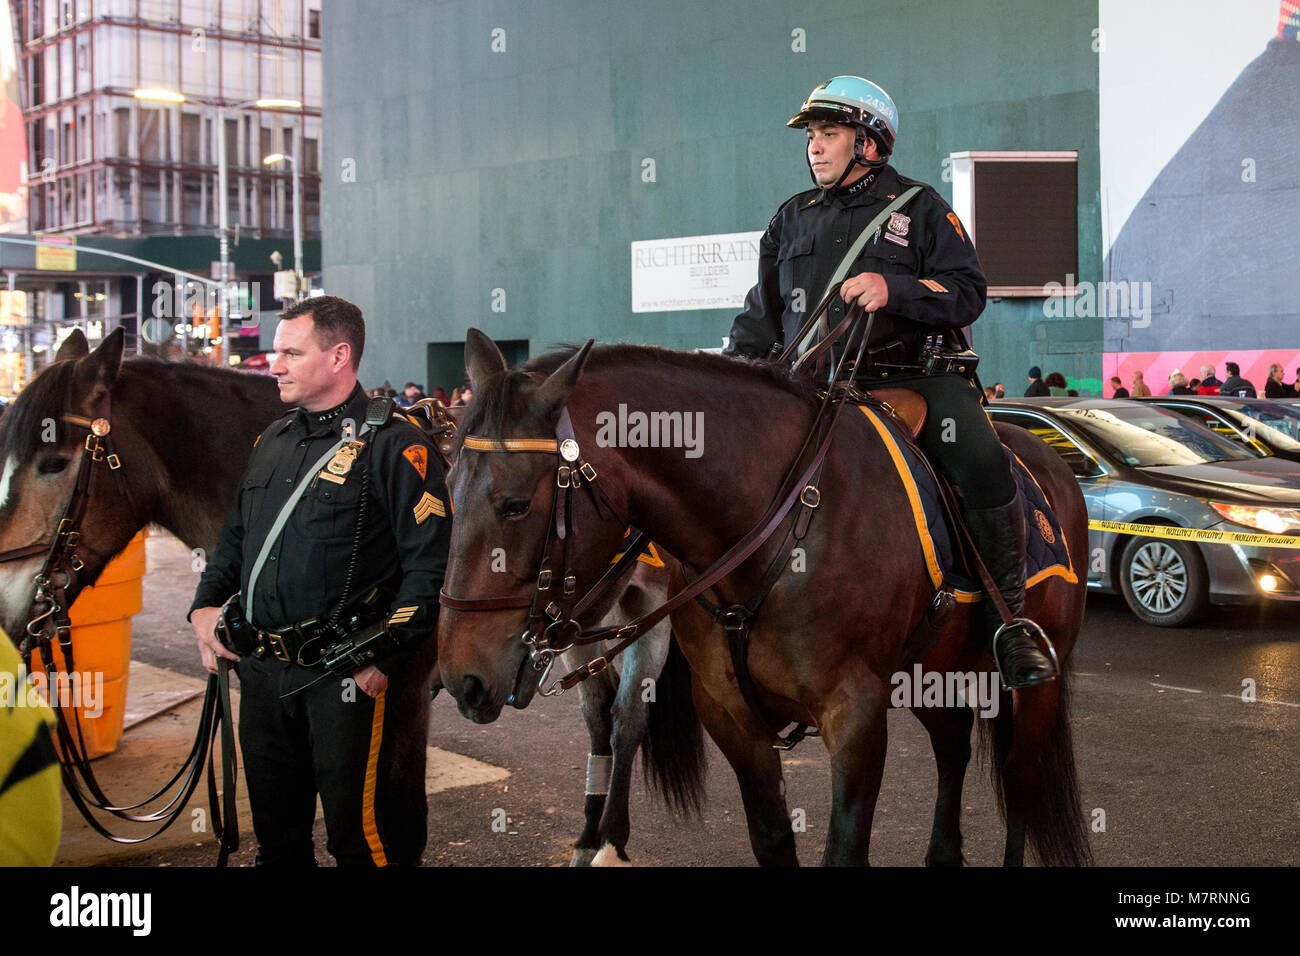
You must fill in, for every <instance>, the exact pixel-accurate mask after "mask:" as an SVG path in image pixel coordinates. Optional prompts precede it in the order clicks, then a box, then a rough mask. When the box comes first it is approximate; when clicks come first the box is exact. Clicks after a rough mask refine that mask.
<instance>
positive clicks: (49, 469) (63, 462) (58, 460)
mask: <svg viewBox="0 0 1300 956" xmlns="http://www.w3.org/2000/svg"><path fill="white" fill-rule="evenodd" d="M70 464H72V461H71V459H68V458H64V457H63V456H62V455H47V456H46V457H44V458H42V459H41V461H40V464H38V465H37V466H36V470H37V471H39V472H40V473H41V474H42V475H57V474H58V473H59V472H61V471H63V470H64V469H66V468H67V467H68V465H70Z"/></svg>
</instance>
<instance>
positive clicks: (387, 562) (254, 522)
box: [190, 296, 450, 866]
mask: <svg viewBox="0 0 1300 956" xmlns="http://www.w3.org/2000/svg"><path fill="white" fill-rule="evenodd" d="M364 345H365V323H364V321H363V319H362V316H361V310H360V309H358V308H357V307H356V306H355V305H353V304H352V303H350V302H347V301H345V300H343V299H340V298H337V297H335V296H319V297H316V298H312V299H307V300H305V301H303V302H301V303H299V304H298V305H295V306H293V307H292V308H290V309H289V310H288V311H286V312H284V313H283V314H282V315H281V316H280V323H279V326H278V327H277V328H276V333H275V361H274V362H273V364H272V365H271V374H273V375H274V376H275V377H276V381H277V382H278V384H279V387H280V398H281V399H282V400H283V401H284V402H285V403H286V404H290V405H295V406H297V407H296V408H295V409H294V410H293V411H292V412H290V413H289V414H288V415H286V416H284V417H283V418H281V419H279V420H278V421H276V422H274V423H273V424H272V425H271V426H270V427H269V428H268V429H267V430H266V431H264V432H263V433H262V434H261V435H260V436H259V438H258V439H257V442H256V443H255V446H254V450H253V453H252V457H251V458H250V460H249V463H248V467H247V470H246V471H245V472H244V477H243V479H242V480H241V482H240V488H239V493H238V499H237V501H236V502H235V505H234V508H233V509H232V510H231V512H230V514H229V516H228V517H227V519H226V524H225V527H224V528H223V529H222V531H221V536H220V539H219V542H218V544H217V549H216V552H215V553H214V554H213V555H212V557H211V560H210V561H209V562H208V564H207V567H206V569H205V570H204V572H203V576H202V578H201V580H200V582H199V586H198V590H197V593H196V594H195V599H194V605H193V608H192V609H191V611H190V621H191V624H192V625H193V628H194V634H195V637H196V639H197V641H198V644H199V653H200V657H201V658H202V661H203V665H204V667H206V668H207V669H208V670H209V671H210V672H213V673H215V672H216V667H217V664H216V658H217V657H218V656H220V657H224V658H227V659H229V660H232V661H237V662H238V668H237V670H238V674H239V679H240V690H241V698H240V708H239V720H240V723H239V738H240V749H241V751H242V753H243V757H244V774H245V779H246V781H247V785H248V793H249V802H250V804H251V807H252V813H253V829H254V832H255V834H256V837H257V842H258V862H259V863H261V864H265V865H282V866H283V865H289V866H295V865H303V866H311V865H313V864H314V862H315V851H314V846H313V842H312V824H313V822H314V820H315V816H316V798H317V795H318V794H319V796H320V801H321V805H322V808H323V811H324V815H325V827H326V832H327V849H328V850H329V852H330V853H331V854H332V855H333V856H334V858H335V859H336V860H337V861H338V863H339V865H341V866H343V865H354V866H372V865H380V866H382V865H386V864H390V863H391V864H404V865H414V864H418V863H419V861H420V856H421V853H422V852H423V849H424V845H425V841H426V838H427V832H426V829H427V824H426V815H427V806H426V804H425V802H424V754H425V752H426V751H425V741H424V739H423V738H424V734H425V731H426V728H427V723H426V721H427V713H428V701H429V697H428V688H427V684H428V681H429V680H430V677H429V675H430V673H431V672H432V661H433V657H432V655H433V654H434V653H436V651H435V650H433V649H432V645H433V641H432V639H431V635H432V633H433V631H434V628H435V625H436V616H437V609H438V590H439V588H440V587H441V585H442V579H443V575H444V573H445V570H446V562H447V547H448V543H449V540H450V518H449V514H450V509H449V507H448V505H447V501H448V498H447V491H446V487H445V484H444V480H443V473H442V467H441V460H440V459H439V457H438V455H437V454H436V452H435V451H434V449H433V447H432V446H431V445H430V444H429V443H428V441H427V440H426V439H425V438H424V435H423V433H422V432H421V431H420V430H419V429H418V428H416V427H415V426H414V425H413V424H412V423H411V422H410V421H408V420H407V419H405V418H403V417H402V416H401V415H394V414H393V411H392V404H391V401H390V400H388V399H378V400H375V401H377V402H378V403H379V405H378V406H376V405H372V404H370V400H368V399H367V398H366V395H365V392H364V391H363V390H362V389H361V387H360V385H359V384H358V383H357V366H358V364H359V363H360V360H361V353H362V349H363V348H364ZM368 406H369V407H368ZM294 497H296V501H293V502H292V503H291V504H289V506H288V507H286V504H288V503H290V500H291V498H294ZM236 592H239V594H240V598H239V600H238V601H235V602H232V603H231V605H230V606H229V607H228V608H227V609H226V613H225V618H226V621H225V623H226V627H225V629H224V630H225V632H226V633H227V634H228V635H229V636H228V640H229V641H230V643H231V644H232V645H233V646H234V648H235V650H232V649H230V648H228V647H226V646H225V645H223V643H222V642H221V641H220V640H219V639H218V638H217V636H216V635H215V634H214V627H215V626H216V624H217V622H218V620H219V619H220V618H221V616H222V608H221V605H222V604H223V602H225V601H226V600H227V599H228V598H230V597H231V596H232V595H234V594H236ZM236 651H237V652H238V653H236ZM390 679H391V681H392V686H390V683H389V682H390ZM416 685H418V686H416ZM408 691H409V692H408ZM399 692H400V693H401V694H402V696H401V698H400V699H401V700H402V701H415V702H416V703H415V704H414V705H408V704H401V705H400V706H399V701H398V698H397V696H396V695H398V694H399ZM386 696H387V697H388V698H389V702H390V703H391V705H392V706H388V707H386V706H385V703H386V702H385V698H386ZM403 782H404V783H405V785H403Z"/></svg>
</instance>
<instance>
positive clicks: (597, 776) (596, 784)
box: [587, 754, 614, 797]
mask: <svg viewBox="0 0 1300 956" xmlns="http://www.w3.org/2000/svg"><path fill="white" fill-rule="evenodd" d="M613 774H614V758H613V757H602V756H600V755H599V754H587V796H589V797H590V796H592V795H597V796H603V795H604V794H607V793H609V779H610V777H612V776H613Z"/></svg>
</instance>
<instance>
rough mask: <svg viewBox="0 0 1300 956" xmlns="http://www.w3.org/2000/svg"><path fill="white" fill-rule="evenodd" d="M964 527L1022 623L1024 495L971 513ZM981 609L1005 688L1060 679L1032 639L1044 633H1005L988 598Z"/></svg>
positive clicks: (1021, 629) (1022, 629) (1024, 629)
mask: <svg viewBox="0 0 1300 956" xmlns="http://www.w3.org/2000/svg"><path fill="white" fill-rule="evenodd" d="M966 524H967V526H968V527H969V528H970V532H971V536H972V537H973V538H974V539H975V546H976V547H977V548H979V552H980V557H981V558H983V559H984V564H985V566H986V567H987V568H988V570H989V575H990V576H991V577H992V578H993V583H994V584H996V585H997V588H998V590H999V591H1001V592H1002V599H1003V600H1004V601H1006V602H1007V607H1008V608H1009V609H1010V611H1011V616H1012V617H1015V618H1019V617H1020V616H1021V615H1022V614H1023V613H1024V609H1025V514H1024V511H1023V510H1022V508H1021V502H1020V493H1019V492H1017V493H1016V496H1015V497H1014V498H1012V499H1011V502H1010V503H1009V504H1005V505H1003V506H1002V507H1000V508H982V509H980V510H978V511H976V510H970V509H968V510H967V512H966ZM983 609H984V621H985V624H986V626H987V630H988V633H989V634H990V635H996V636H995V637H994V639H993V640H994V647H993V659H994V661H996V662H997V664H998V673H999V674H1000V675H1001V677H1002V684H1003V686H1004V687H1006V688H1008V689H1011V690H1014V689H1016V688H1019V687H1030V686H1032V685H1034V684H1041V683H1043V682H1044V681H1049V680H1052V679H1053V678H1054V677H1056V667H1055V666H1054V665H1053V663H1052V661H1051V660H1049V659H1048V657H1047V656H1046V655H1045V654H1044V653H1043V652H1042V651H1041V650H1039V649H1038V644H1037V643H1036V642H1035V641H1034V638H1033V636H1032V634H1031V633H1030V630H1029V628H1030V627H1032V628H1033V630H1035V631H1038V632H1039V633H1042V631H1041V628H1039V627H1038V625H1037V624H1033V623H1032V622H1029V625H1028V626H1026V624H1023V623H1021V624H1015V625H1012V626H1009V627H1003V626H1002V617H1001V615H999V614H998V609H997V606H996V605H995V604H994V603H993V601H992V600H990V599H989V598H988V597H985V599H984V601H983ZM999 629H1000V630H999Z"/></svg>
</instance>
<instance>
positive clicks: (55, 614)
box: [0, 393, 239, 866]
mask: <svg viewBox="0 0 1300 956" xmlns="http://www.w3.org/2000/svg"><path fill="white" fill-rule="evenodd" d="M110 409H111V399H110V395H109V394H107V393H106V394H105V395H104V398H103V399H102V400H101V402H100V404H99V406H98V407H97V408H96V409H95V417H94V418H93V419H90V418H85V417H83V416H80V415H73V414H68V413H65V414H63V415H62V416H61V418H62V420H63V421H64V422H65V423H67V424H68V425H71V426H73V427H76V428H85V429H87V430H88V432H89V434H88V435H87V436H86V440H85V441H84V442H83V443H82V447H81V454H80V460H79V463H78V466H77V477H76V481H75V483H74V484H73V488H72V495H71V497H70V498H69V499H68V504H67V507H66V508H65V509H64V511H63V516H62V517H61V518H60V519H59V522H58V524H57V525H56V526H55V529H54V536H53V538H52V539H51V541H50V542H49V543H48V544H43V543H41V542H36V543H33V544H29V545H25V546H23V547H20V548H11V549H10V550H8V551H3V552H0V564H3V563H7V562H10V561H20V560H23V559H25V558H31V557H35V556H37V555H40V554H42V553H44V554H45V560H44V561H43V562H42V564H41V569H40V570H39V571H38V572H37V573H36V575H35V583H36V591H35V593H34V595H33V597H32V603H31V605H30V606H29V607H28V609H27V615H26V616H27V619H28V623H27V628H26V634H25V635H24V637H23V640H22V642H21V643H20V644H19V648H18V650H19V653H20V654H21V655H22V662H23V669H24V670H25V671H27V672H29V673H30V671H31V657H32V652H33V651H35V650H39V651H40V655H41V661H42V663H43V664H44V669H45V675H46V687H47V688H48V693H49V698H50V700H49V703H50V707H51V709H52V710H53V711H54V713H55V717H56V729H57V737H58V742H59V756H60V758H61V759H60V762H59V765H60V769H61V771H62V775H63V784H64V788H65V790H66V791H67V793H68V796H69V798H70V799H71V800H72V803H73V805H74V806H76V808H77V810H78V812H80V813H81V816H82V817H83V818H84V819H85V820H86V822H87V823H88V824H90V826H91V827H92V828H93V829H94V830H95V831H96V832H97V833H99V834H100V835H101V836H104V837H106V838H107V839H109V840H112V841H113V842H114V843H124V844H134V843H143V842H145V841H146V840H151V839H153V838H154V837H155V836H157V835H158V834H159V833H161V832H162V831H163V830H165V829H167V827H169V826H170V825H171V824H172V823H174V822H175V821H176V820H177V819H178V818H179V817H180V815H181V814H182V813H183V812H184V811H185V807H186V805H187V804H188V803H189V800H190V797H191V796H192V795H193V793H194V791H195V789H196V788H197V787H198V783H199V781H200V780H201V779H202V776H203V768H204V764H205V762H206V764H207V769H208V799H209V806H210V807H211V809H212V815H213V831H214V833H215V834H216V836H217V839H218V840H219V841H220V850H219V854H218V861H217V865H218V866H224V865H225V862H226V858H227V857H228V856H229V854H230V853H231V852H233V851H234V850H237V849H238V848H239V822H238V818H237V816H236V809H235V780H236V778H237V775H238V767H237V766H236V764H235V739H234V721H233V720H232V718H231V709H230V682H229V674H228V672H227V663H228V662H227V661H225V660H221V661H220V666H219V672H218V673H217V674H215V675H212V676H210V677H209V678H208V684H207V690H206V693H205V696H204V700H203V707H202V710H201V712H200V717H199V729H198V733H197V735H196V737H195V740H194V744H193V746H192V747H191V748H190V752H189V755H188V756H187V757H186V758H185V762H184V763H183V764H182V765H181V767H180V769H179V770H177V771H176V773H175V774H174V775H173V776H172V778H171V779H170V780H168V781H167V782H166V783H165V784H163V785H162V786H161V787H160V788H159V789H158V790H157V791H156V792H155V793H153V794H151V795H150V796H148V797H146V798H145V799H144V800H141V801H139V802H137V803H133V804H130V805H121V806H119V805H117V804H115V803H114V802H113V801H112V800H110V799H109V798H108V796H107V795H106V794H105V793H104V791H103V789H102V788H101V787H100V785H99V781H98V780H97V779H96V777H95V773H94V770H93V769H92V767H91V765H90V758H89V757H88V756H87V748H86V742H85V737H84V735H83V733H82V728H81V718H80V716H79V715H78V714H77V711H76V708H75V707H73V708H71V709H72V719H71V721H69V719H68V716H67V714H66V713H65V708H64V707H63V706H62V704H61V702H60V701H59V699H58V697H57V695H56V693H55V688H57V687H58V686H59V682H58V680H57V673H58V672H57V664H56V662H55V659H54V654H53V653H52V652H53V645H54V643H55V642H56V641H57V643H58V645H59V650H60V651H61V652H62V655H63V665H64V670H65V672H66V673H67V674H69V675H71V674H73V673H74V663H73V651H72V621H71V618H70V610H71V608H70V605H71V602H70V601H69V600H68V598H67V591H68V590H69V589H70V588H71V587H72V584H73V582H74V581H75V580H76V576H77V574H78V573H79V572H81V571H82V570H83V569H84V568H85V563H84V562H83V561H82V560H81V558H80V557H78V555H77V546H78V544H79V543H80V541H81V524H82V521H83V520H84V519H85V516H86V509H87V507H88V506H89V504H90V499H91V491H92V489H93V486H94V478H95V471H96V469H95V465H97V464H98V463H100V462H103V463H104V464H105V465H107V467H108V471H109V474H111V475H112V476H113V480H114V483H115V484H116V486H117V491H118V494H119V496H121V497H122V498H125V499H126V504H127V507H128V508H129V509H130V511H131V515H132V521H133V522H135V521H136V520H137V519H138V518H139V509H138V508H137V507H136V503H135V498H134V496H133V495H132V494H131V488H130V486H129V485H128V484H127V482H126V477H125V475H124V473H123V470H122V460H121V458H120V457H119V456H118V454H117V453H116V452H115V451H114V449H113V440H112V437H111V433H112V426H111V425H110V424H109V415H110ZM101 470H102V469H101ZM38 610H39V613H37V612H38ZM219 731H220V733H221V751H222V771H223V780H222V802H223V803H224V807H225V825H224V826H223V815H222V810H221V803H219V802H218V799H217V790H216V778H215V775H214V772H213V753H214V751H215V747H213V746H212V742H213V741H214V740H215V739H216V737H217V734H218V732H219ZM178 781H179V791H178V792H177V793H176V795H175V796H173V797H172V798H171V799H170V800H169V801H168V802H167V804H166V805H165V806H163V807H162V808H160V809H159V810H156V811H154V812H152V813H133V812H131V811H134V810H139V809H140V808H142V807H146V806H148V805H149V804H151V803H153V802H155V801H157V800H158V799H160V798H162V797H164V796H166V795H167V794H168V792H169V791H170V790H171V789H172V788H173V786H175V785H176V784H177V782H178ZM92 808H93V809H94V810H100V811H103V812H106V813H109V814H112V815H113V816H114V817H116V818H118V819H121V820H127V821H130V822H132V823H157V824H159V826H158V827H157V829H155V830H154V831H153V832H151V833H149V834H148V835H146V836H139V837H125V836H121V835H119V834H115V833H113V832H111V831H110V830H108V829H107V828H106V827H105V826H104V825H103V824H102V823H100V822H99V820H97V819H96V818H95V816H94V814H93V813H92Z"/></svg>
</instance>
